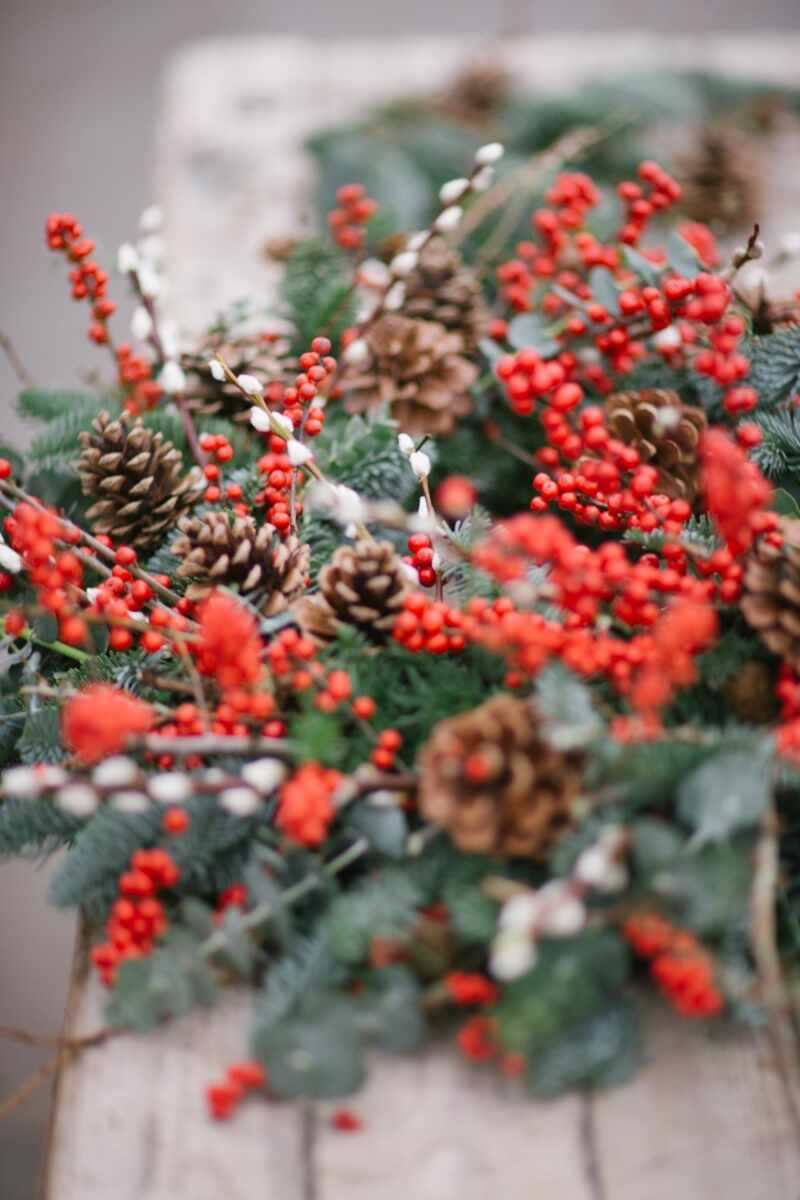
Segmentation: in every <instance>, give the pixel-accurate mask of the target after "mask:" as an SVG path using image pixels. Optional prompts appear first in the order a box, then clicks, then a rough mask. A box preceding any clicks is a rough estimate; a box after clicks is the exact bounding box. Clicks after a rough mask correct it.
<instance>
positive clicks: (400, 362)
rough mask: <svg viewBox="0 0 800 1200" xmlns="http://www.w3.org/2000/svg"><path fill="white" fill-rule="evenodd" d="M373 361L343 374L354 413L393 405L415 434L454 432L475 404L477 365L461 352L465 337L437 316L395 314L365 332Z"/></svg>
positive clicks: (397, 416)
mask: <svg viewBox="0 0 800 1200" xmlns="http://www.w3.org/2000/svg"><path fill="white" fill-rule="evenodd" d="M366 341H367V344H368V346H369V349H370V351H371V362H370V363H368V364H367V366H366V367H359V368H353V369H352V370H350V371H347V372H346V373H345V375H344V377H343V378H342V386H343V388H344V389H345V393H346V400H345V404H346V407H347V410H348V411H349V412H364V411H366V410H368V409H372V408H378V407H379V406H380V405H381V404H386V405H388V406H389V408H390V411H391V415H392V417H393V418H394V419H395V420H396V421H397V423H398V425H399V427H400V429H402V430H404V431H405V432H406V433H410V434H413V435H417V434H422V433H427V434H432V435H434V436H439V435H444V434H448V433H452V431H453V429H454V428H455V426H456V423H457V421H458V418H459V417H463V416H465V415H466V414H467V413H468V412H470V410H471V408H472V400H471V398H470V395H469V388H470V387H471V386H472V384H473V383H474V382H475V380H476V379H477V377H478V368H477V367H476V366H475V365H474V364H473V363H471V362H469V360H468V359H466V358H463V357H462V354H461V350H462V345H463V343H462V340H461V337H460V336H459V335H458V334H455V333H448V331H447V330H446V329H445V328H444V326H442V325H439V324H437V323H436V322H434V321H414V320H412V319H411V318H410V317H401V316H396V315H395V314H390V315H388V316H384V317H381V318H380V319H379V320H378V321H376V322H375V324H374V325H373V326H372V328H371V329H370V330H369V332H368V333H367V334H366Z"/></svg>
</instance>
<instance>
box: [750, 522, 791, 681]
mask: <svg viewBox="0 0 800 1200" xmlns="http://www.w3.org/2000/svg"><path fill="white" fill-rule="evenodd" d="M780 530H781V533H782V535H783V545H782V546H775V545H773V544H772V542H771V541H769V540H768V539H767V538H764V537H762V538H759V540H758V541H757V542H756V544H755V546H754V547H753V549H752V550H751V551H750V554H749V555H748V558H747V563H746V566H745V572H744V581H743V588H744V591H743V595H742V601H741V606H742V612H743V613H744V616H745V619H746V620H747V621H748V622H749V623H750V625H752V626H753V628H754V629H755V630H756V632H757V633H758V635H759V637H760V638H761V640H762V642H763V643H764V645H765V646H767V647H768V648H769V649H770V650H772V651H773V653H774V654H780V655H781V657H783V658H785V659H787V660H788V662H789V663H790V664H791V665H792V666H793V667H794V668H795V670H798V671H800V519H797V518H794V517H781V518H780Z"/></svg>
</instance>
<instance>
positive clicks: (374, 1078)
mask: <svg viewBox="0 0 800 1200" xmlns="http://www.w3.org/2000/svg"><path fill="white" fill-rule="evenodd" d="M353 1107H354V1109H355V1110H356V1111H357V1113H358V1114H359V1116H360V1117H362V1118H363V1120H364V1131H363V1133H362V1134H361V1135H360V1136H358V1137H356V1136H352V1137H346V1136H344V1135H343V1134H341V1133H337V1132H336V1131H335V1130H334V1129H332V1128H331V1126H330V1125H329V1124H328V1123H327V1122H324V1121H321V1122H319V1123H318V1128H317V1136H316V1140H315V1163H316V1170H317V1178H318V1190H319V1200H372V1197H375V1196H377V1195H380V1196H381V1200H408V1198H409V1197H413V1198H414V1200H486V1198H487V1197H488V1196H491V1195H492V1194H495V1195H496V1196H497V1197H498V1198H499V1197H502V1200H532V1198H533V1197H538V1196H542V1197H545V1196H553V1195H558V1196H559V1197H560V1198H561V1200H592V1192H591V1188H590V1184H589V1180H588V1177H587V1167H586V1147H585V1145H584V1144H583V1141H582V1129H581V1125H582V1107H583V1105H582V1101H581V1098H580V1097H577V1096H568V1097H565V1098H563V1099H560V1100H557V1101H554V1102H553V1103H551V1104H534V1103H532V1102H531V1101H530V1099H529V1098H528V1097H527V1096H525V1095H523V1094H522V1093H521V1090H520V1087H519V1085H518V1084H514V1083H512V1082H511V1081H504V1080H502V1079H498V1077H497V1076H496V1075H495V1074H494V1072H492V1071H491V1070H487V1069H485V1068H483V1069H482V1068H476V1067H471V1066H469V1065H468V1064H466V1063H465V1062H463V1061H462V1060H461V1059H460V1058H459V1056H458V1051H457V1050H456V1049H455V1047H453V1046H448V1047H439V1048H437V1049H436V1050H432V1051H429V1052H428V1053H427V1054H425V1055H421V1056H419V1057H414V1058H409V1059H406V1058H391V1059H389V1058H376V1060H375V1061H374V1062H373V1064H372V1071H371V1073H370V1076H369V1079H368V1081H367V1084H366V1086H365V1088H364V1089H363V1091H362V1092H360V1093H359V1095H358V1096H356V1097H355V1098H354V1100H353Z"/></svg>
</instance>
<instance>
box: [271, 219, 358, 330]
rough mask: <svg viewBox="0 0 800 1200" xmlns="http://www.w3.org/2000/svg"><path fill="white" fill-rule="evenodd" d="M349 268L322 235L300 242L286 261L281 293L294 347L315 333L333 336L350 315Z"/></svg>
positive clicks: (350, 276)
mask: <svg viewBox="0 0 800 1200" xmlns="http://www.w3.org/2000/svg"><path fill="white" fill-rule="evenodd" d="M351 283H352V269H351V267H350V266H349V264H348V262H347V259H346V258H345V257H344V255H343V254H342V253H341V251H340V250H337V249H336V247H334V246H332V245H331V244H330V243H328V242H325V241H322V240H321V239H309V240H308V241H304V242H300V243H299V244H298V245H297V247H296V248H295V249H294V250H293V252H292V254H291V255H290V257H289V260H288V262H287V263H286V269H285V272H284V276H283V280H282V283H281V296H282V299H283V302H284V304H285V306H286V308H287V310H288V315H289V317H290V318H291V320H292V321H293V323H294V325H295V337H294V339H293V349H294V350H295V351H296V352H299V353H302V352H303V351H305V350H307V349H308V348H309V346H310V345H311V341H312V339H313V338H314V337H316V336H317V335H318V334H323V333H324V334H327V336H328V337H330V338H332V339H334V340H335V339H336V338H337V337H338V335H339V334H340V333H341V331H342V329H344V328H345V326H347V325H349V324H350V322H351V319H352V315H353V313H352V288H351Z"/></svg>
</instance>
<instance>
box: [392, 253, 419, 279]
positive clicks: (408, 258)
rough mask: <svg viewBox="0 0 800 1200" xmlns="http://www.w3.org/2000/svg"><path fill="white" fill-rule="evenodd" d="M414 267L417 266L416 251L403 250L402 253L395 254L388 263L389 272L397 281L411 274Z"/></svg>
mask: <svg viewBox="0 0 800 1200" xmlns="http://www.w3.org/2000/svg"><path fill="white" fill-rule="evenodd" d="M416 265H417V253H416V251H415V250H403V251H401V253H400V254H395V256H394V258H393V259H392V261H391V262H390V263H389V270H390V271H391V272H392V274H393V275H394V276H396V277H397V278H398V279H403V278H405V277H406V276H407V275H410V274H411V272H412V271H413V270H414V268H415V267H416Z"/></svg>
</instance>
